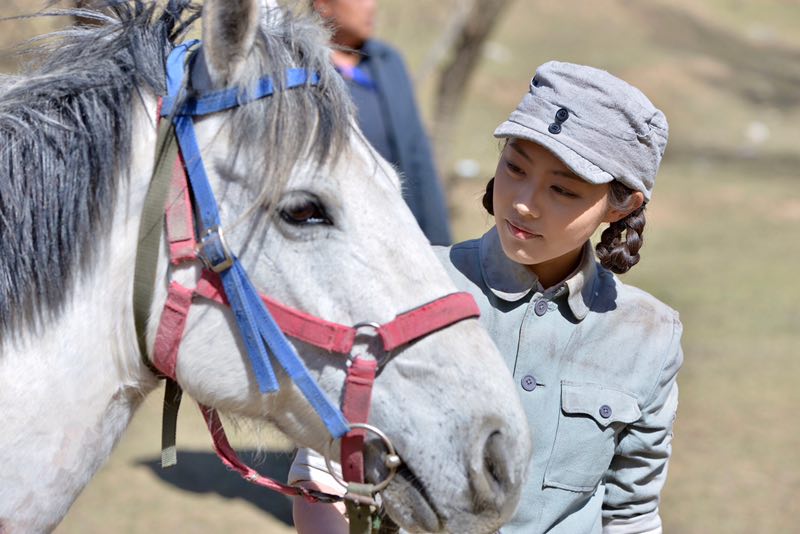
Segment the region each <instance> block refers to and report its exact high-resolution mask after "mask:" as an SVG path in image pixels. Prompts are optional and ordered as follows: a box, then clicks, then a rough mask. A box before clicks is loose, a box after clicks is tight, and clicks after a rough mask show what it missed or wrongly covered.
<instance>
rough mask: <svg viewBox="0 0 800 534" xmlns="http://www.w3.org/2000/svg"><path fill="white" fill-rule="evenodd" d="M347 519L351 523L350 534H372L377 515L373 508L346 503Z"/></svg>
mask: <svg viewBox="0 0 800 534" xmlns="http://www.w3.org/2000/svg"><path fill="white" fill-rule="evenodd" d="M345 508H346V509H347V519H348V521H349V523H350V534H372V533H373V526H374V525H373V519H374V517H373V516H375V514H374V513H373V511H372V508H373V507H372V506H370V505H368V504H361V503H357V502H354V501H349V500H348V501H345Z"/></svg>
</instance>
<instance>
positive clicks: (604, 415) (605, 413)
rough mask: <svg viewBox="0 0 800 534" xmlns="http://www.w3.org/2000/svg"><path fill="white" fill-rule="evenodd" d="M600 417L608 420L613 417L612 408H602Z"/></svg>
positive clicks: (606, 406)
mask: <svg viewBox="0 0 800 534" xmlns="http://www.w3.org/2000/svg"><path fill="white" fill-rule="evenodd" d="M600 417H602V418H603V419H608V418H609V417H611V406H609V405H608V404H604V405H602V406H600Z"/></svg>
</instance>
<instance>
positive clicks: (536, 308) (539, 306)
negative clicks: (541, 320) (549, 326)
mask: <svg viewBox="0 0 800 534" xmlns="http://www.w3.org/2000/svg"><path fill="white" fill-rule="evenodd" d="M533 313H535V314H536V315H537V317H541V316H542V315H544V314H545V313H547V301H546V300H544V299H539V300H537V301H536V304H534V305H533Z"/></svg>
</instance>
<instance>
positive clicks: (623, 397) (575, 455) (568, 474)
mask: <svg viewBox="0 0 800 534" xmlns="http://www.w3.org/2000/svg"><path fill="white" fill-rule="evenodd" d="M640 416H641V411H640V410H639V405H638V402H637V400H636V397H635V396H633V395H631V394H630V393H626V392H624V391H620V390H618V389H611V388H608V387H605V386H601V385H599V384H590V383H577V382H568V381H563V382H562V383H561V413H560V414H559V417H558V428H557V429H556V437H555V441H554V442H553V449H552V452H551V454H550V459H549V461H548V462H547V469H546V471H545V476H544V486H545V487H552V488H561V489H565V490H569V491H579V492H586V491H594V489H595V488H596V487H597V484H598V483H599V482H600V479H601V477H602V476H603V474H604V473H605V472H606V470H607V469H608V466H609V464H610V463H611V459H612V458H613V457H614V448H615V445H616V436H617V434H618V433H619V432H620V431H621V430H622V429H623V428H625V425H627V424H629V423H633V422H634V421H636V420H637V419H639V417H640Z"/></svg>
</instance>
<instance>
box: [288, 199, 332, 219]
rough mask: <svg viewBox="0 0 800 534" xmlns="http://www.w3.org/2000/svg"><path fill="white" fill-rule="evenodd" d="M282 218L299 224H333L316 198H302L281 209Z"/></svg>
mask: <svg viewBox="0 0 800 534" xmlns="http://www.w3.org/2000/svg"><path fill="white" fill-rule="evenodd" d="M281 218H282V219H283V220H284V221H286V222H287V223H289V224H294V225H297V226H302V225H307V224H333V223H332V222H331V220H330V218H329V217H328V215H327V214H326V213H325V208H323V207H322V205H321V204H320V202H319V201H318V200H316V199H310V198H306V199H302V200H300V201H298V202H296V203H293V204H291V205H289V206H287V207H285V208H283V209H281Z"/></svg>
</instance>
